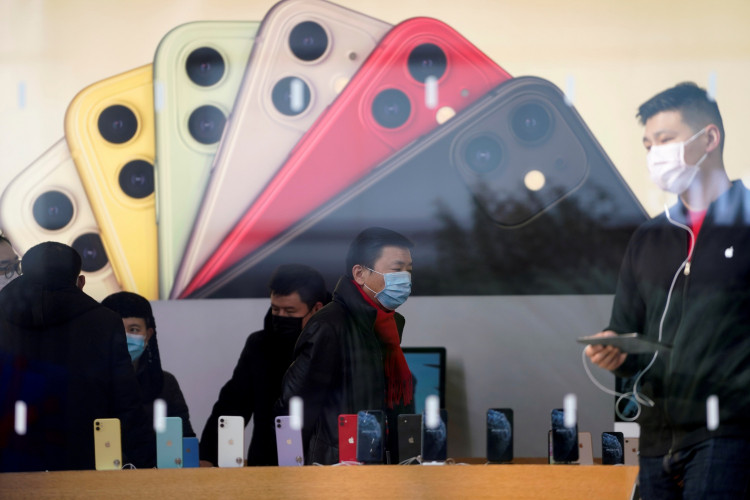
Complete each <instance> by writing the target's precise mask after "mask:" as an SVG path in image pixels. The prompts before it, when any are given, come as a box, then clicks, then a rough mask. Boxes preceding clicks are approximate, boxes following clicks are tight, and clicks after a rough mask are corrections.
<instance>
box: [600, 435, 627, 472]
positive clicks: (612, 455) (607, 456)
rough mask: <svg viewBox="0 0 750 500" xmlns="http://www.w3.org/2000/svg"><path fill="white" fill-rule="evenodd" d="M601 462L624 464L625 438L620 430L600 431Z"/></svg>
mask: <svg viewBox="0 0 750 500" xmlns="http://www.w3.org/2000/svg"><path fill="white" fill-rule="evenodd" d="M602 464H603V465H624V464H625V438H624V436H623V434H622V432H602Z"/></svg>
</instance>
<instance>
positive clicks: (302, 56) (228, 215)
mask: <svg viewBox="0 0 750 500" xmlns="http://www.w3.org/2000/svg"><path fill="white" fill-rule="evenodd" d="M389 28H390V25H388V24H386V23H384V22H382V21H379V20H377V19H373V18H371V17H368V16H365V15H363V14H360V13H358V12H355V11H352V10H349V9H346V8H344V7H341V6H339V5H336V4H333V3H329V2H326V1H323V0H284V1H282V2H279V3H277V4H276V5H275V6H274V7H273V8H272V9H271V10H270V11H269V12H268V13H267V14H266V16H265V17H264V19H263V21H262V22H261V26H260V29H259V32H258V36H257V38H256V41H255V44H254V46H253V50H252V52H251V55H250V60H249V62H248V66H247V71H246V72H245V76H244V79H243V82H242V85H241V87H240V91H239V94H238V95H237V100H236V102H235V107H234V110H233V111H232V114H231V116H230V118H229V120H228V121H227V124H226V127H225V131H224V136H223V138H222V140H221V144H220V146H219V150H218V152H217V153H216V157H215V159H214V164H213V167H212V173H211V177H210V179H209V182H208V185H207V188H206V192H205V195H204V199H203V202H202V205H201V208H200V211H199V214H198V217H197V219H196V222H195V225H194V227H193V230H192V233H191V235H190V239H189V241H188V244H187V247H186V249H185V254H184V256H183V259H182V263H181V265H180V268H179V271H178V274H177V278H176V280H175V286H174V291H173V293H172V295H173V296H174V295H181V292H182V291H183V290H184V288H185V287H186V286H187V285H188V284H189V283H190V281H191V280H192V279H193V276H194V275H195V273H196V272H197V271H198V270H199V268H200V266H202V265H203V264H204V263H205V262H206V260H208V258H209V256H211V255H212V253H213V252H214V251H215V249H216V248H217V247H218V246H219V244H220V243H221V241H222V240H223V239H224V238H225V237H226V235H227V233H229V231H230V230H231V229H232V227H234V225H235V224H236V223H237V221H238V220H239V219H240V217H242V214H243V213H244V212H245V211H246V210H247V208H248V206H250V204H251V203H252V202H253V200H255V198H256V197H257V196H258V194H260V192H261V191H262V190H263V189H264V187H265V186H266V184H267V183H268V181H269V180H270V179H271V177H272V176H273V174H274V173H275V172H276V170H277V169H278V168H279V167H280V166H281V165H282V164H283V162H284V159H285V158H286V157H287V155H288V153H289V150H291V149H292V147H293V146H294V145H295V144H296V142H297V141H298V140H299V139H300V137H302V135H303V134H304V133H305V131H306V130H307V129H308V128H309V127H310V126H311V125H312V124H313V122H314V121H315V120H316V118H317V117H318V116H319V115H320V113H321V112H322V111H323V110H324V109H325V108H326V106H328V105H329V104H330V103H331V102H332V101H333V100H334V99H335V98H336V96H337V95H338V93H339V91H340V90H341V89H342V88H343V87H344V86H345V85H346V83H347V82H348V81H349V79H350V78H351V77H352V75H353V74H354V73H355V72H356V71H357V69H358V68H359V67H360V65H361V64H362V62H363V61H364V60H365V58H366V57H367V55H368V54H369V53H370V52H371V51H372V50H373V49H374V48H375V45H376V44H377V42H378V41H379V40H380V39H381V38H382V37H383V35H385V33H386V32H387V31H388V29H389Z"/></svg>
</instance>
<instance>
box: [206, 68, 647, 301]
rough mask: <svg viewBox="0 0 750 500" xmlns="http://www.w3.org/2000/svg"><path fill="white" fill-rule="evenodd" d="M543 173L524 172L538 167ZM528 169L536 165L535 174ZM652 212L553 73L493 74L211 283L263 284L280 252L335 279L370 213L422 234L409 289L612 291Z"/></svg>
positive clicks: (249, 291) (219, 290) (218, 292)
mask: <svg viewBox="0 0 750 500" xmlns="http://www.w3.org/2000/svg"><path fill="white" fill-rule="evenodd" d="M534 176H536V177H541V178H542V179H544V185H543V186H541V187H540V186H539V185H533V184H530V186H531V188H534V189H531V188H530V187H528V186H527V182H528V181H530V180H533V177H534ZM527 177H532V179H527ZM646 220H647V215H646V213H645V211H644V210H643V208H642V207H641V205H640V203H639V202H638V200H637V198H636V197H635V196H634V194H633V193H632V191H631V190H630V188H629V187H628V185H627V183H625V181H624V180H623V179H622V177H621V176H620V174H619V172H618V171H617V169H616V168H615V166H614V165H613V164H612V162H611V161H610V160H609V158H608V157H607V155H606V153H605V152H604V150H603V149H602V148H601V146H600V145H599V143H598V142H597V141H596V138H595V137H594V135H593V134H592V133H591V131H590V130H589V129H588V127H587V126H586V124H585V123H584V121H583V119H582V118H581V117H580V115H579V114H578V113H577V112H576V111H575V109H574V108H573V107H572V106H569V105H568V104H567V103H566V102H565V98H564V95H563V93H562V92H561V91H560V90H559V89H558V88H557V87H556V86H555V85H554V84H552V83H551V82H548V81H547V80H543V79H540V78H536V77H519V78H513V79H511V80H508V81H506V82H504V83H502V84H500V85H498V86H497V87H496V88H495V89H493V90H492V91H491V92H489V93H488V94H486V95H485V96H484V97H482V98H481V99H480V100H479V101H478V102H476V103H475V104H473V105H472V106H470V107H469V108H467V109H466V110H464V111H463V112H461V113H459V114H457V115H456V116H455V117H454V118H452V119H451V120H450V121H448V122H447V123H445V124H443V125H441V126H440V127H439V128H438V129H436V130H435V131H434V132H432V133H430V134H428V135H427V136H424V137H422V138H421V139H419V140H418V141H415V142H414V143H412V144H410V145H409V146H408V147H406V148H404V149H402V150H401V151H399V152H398V153H396V154H395V155H393V156H392V157H390V158H389V159H388V160H387V161H386V162H384V163H382V164H381V165H379V166H378V167H377V168H376V169H374V170H373V172H372V174H371V175H369V176H368V177H366V178H365V179H364V180H363V181H361V182H359V183H357V184H356V185H354V186H352V187H351V188H350V189H348V190H347V191H346V192H345V193H344V194H343V195H341V196H339V197H337V198H336V199H335V200H334V201H333V202H332V203H330V204H328V205H327V206H326V207H325V208H324V209H323V210H321V211H318V212H316V213H314V214H312V215H311V216H309V217H307V218H306V219H305V220H304V221H303V222H302V223H300V224H299V225H297V226H295V228H294V229H293V230H291V231H289V232H288V233H286V234H284V235H283V236H282V237H280V238H278V239H277V240H276V241H274V242H273V244H271V245H268V246H266V247H264V248H263V250H262V251H261V252H258V253H257V254H256V255H254V256H252V257H250V258H249V259H247V260H244V261H242V262H241V263H240V264H239V265H237V266H236V267H235V268H233V269H230V270H229V271H228V272H226V273H225V274H224V275H222V276H221V277H220V278H217V279H216V280H214V282H213V283H212V285H213V289H210V288H211V287H206V289H205V290H204V291H205V292H209V291H210V292H211V293H210V294H209V293H206V296H212V297H264V296H266V295H267V294H268V291H267V290H266V289H265V288H264V283H265V280H267V276H269V275H270V273H271V272H272V271H273V270H274V269H275V268H276V267H277V266H278V265H280V264H283V263H287V262H298V261H300V259H301V258H304V259H305V260H304V261H305V262H306V263H307V264H309V265H311V266H313V267H315V268H316V269H318V270H320V272H321V273H322V274H323V275H324V277H325V278H326V280H329V282H330V283H335V282H336V279H337V277H338V276H339V275H340V273H341V259H342V258H343V256H344V255H346V252H347V248H348V246H349V244H350V242H351V241H352V239H353V238H354V237H355V236H356V235H357V234H358V233H359V232H360V231H361V230H362V229H363V228H365V227H369V226H383V227H387V228H390V229H393V230H395V231H398V232H400V233H402V234H405V235H407V236H408V237H409V238H410V239H411V240H412V241H414V243H415V247H414V249H413V253H412V255H413V258H414V262H415V263H418V264H419V265H418V266H417V265H415V267H414V272H413V280H414V284H415V286H414V290H413V293H414V295H469V296H470V295H557V294H611V293H614V291H615V285H616V283H617V275H618V273H619V269H620V264H621V262H622V258H623V255H624V253H625V248H626V246H627V243H628V240H629V239H630V235H631V234H632V231H633V230H634V229H635V228H636V227H637V226H638V225H639V224H641V223H642V222H645V221H646Z"/></svg>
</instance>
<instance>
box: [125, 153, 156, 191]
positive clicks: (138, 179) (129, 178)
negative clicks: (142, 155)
mask: <svg viewBox="0 0 750 500" xmlns="http://www.w3.org/2000/svg"><path fill="white" fill-rule="evenodd" d="M119 181H120V188H122V190H123V192H124V193H125V194H126V195H128V196H130V197H131V198H145V197H146V196H148V195H150V194H151V193H153V192H154V166H153V165H151V164H150V163H149V162H147V161H144V160H133V161H131V162H128V163H127V164H125V166H124V167H122V170H120V177H119Z"/></svg>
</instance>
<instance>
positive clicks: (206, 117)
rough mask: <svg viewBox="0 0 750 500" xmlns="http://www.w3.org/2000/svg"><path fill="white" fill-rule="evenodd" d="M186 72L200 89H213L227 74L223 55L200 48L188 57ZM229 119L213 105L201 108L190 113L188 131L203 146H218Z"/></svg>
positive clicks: (210, 49) (207, 48)
mask: <svg viewBox="0 0 750 500" xmlns="http://www.w3.org/2000/svg"><path fill="white" fill-rule="evenodd" d="M185 71H186V72H187V75H188V78H189V79H190V81H191V82H193V83H194V84H196V85H198V86H199V87H211V86H213V85H216V84H217V83H219V82H220V81H221V79H222V78H223V77H224V74H225V73H226V63H225V62H224V58H223V57H222V55H221V54H220V53H219V52H218V51H217V50H216V49H213V48H211V47H200V48H198V49H195V50H194V51H192V52H191V53H190V55H188V58H187V60H186V61H185ZM226 121H227V117H226V115H225V114H224V112H223V111H222V110H220V109H219V108H217V107H216V106H213V105H211V104H205V105H203V106H199V107H197V108H196V109H194V110H193V112H192V113H190V118H189V119H188V131H189V132H190V136H191V137H192V138H193V139H195V140H196V141H198V142H199V143H201V144H205V145H210V144H216V143H217V142H219V139H221V134H222V132H224V125H225V124H226Z"/></svg>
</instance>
